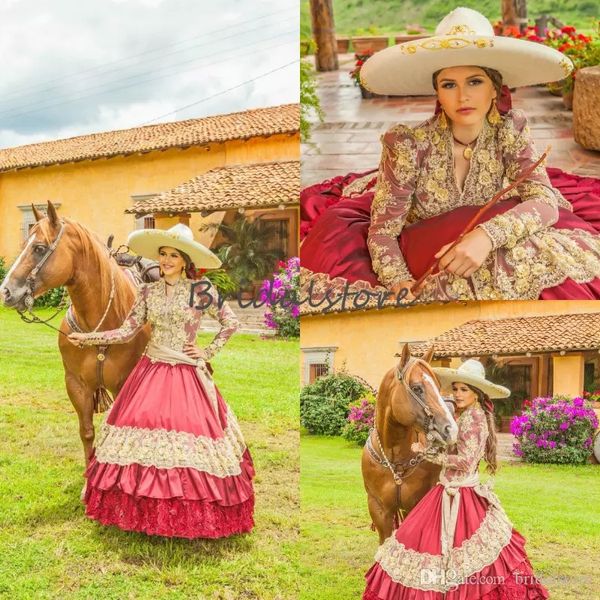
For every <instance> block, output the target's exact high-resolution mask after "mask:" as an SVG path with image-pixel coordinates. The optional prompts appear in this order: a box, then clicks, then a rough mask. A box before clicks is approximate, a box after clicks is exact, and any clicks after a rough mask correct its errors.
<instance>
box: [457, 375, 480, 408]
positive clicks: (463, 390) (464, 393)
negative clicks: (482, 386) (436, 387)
mask: <svg viewBox="0 0 600 600" xmlns="http://www.w3.org/2000/svg"><path fill="white" fill-rule="evenodd" d="M452 395H453V396H454V400H455V402H456V408H457V410H465V408H469V406H471V405H472V404H474V403H475V402H477V394H476V393H475V392H474V391H473V390H472V389H471V388H470V387H469V386H468V385H467V384H466V383H461V382H460V381H455V382H454V383H453V384H452Z"/></svg>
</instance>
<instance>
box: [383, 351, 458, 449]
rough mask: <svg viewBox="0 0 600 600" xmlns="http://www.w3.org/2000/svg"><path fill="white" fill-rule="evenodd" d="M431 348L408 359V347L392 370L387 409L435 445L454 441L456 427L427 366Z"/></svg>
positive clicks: (406, 425) (437, 382) (409, 355)
mask: <svg viewBox="0 0 600 600" xmlns="http://www.w3.org/2000/svg"><path fill="white" fill-rule="evenodd" d="M432 357H433V348H431V349H430V350H429V352H428V353H427V354H426V355H425V356H424V357H423V358H422V359H419V358H415V357H413V356H411V353H410V348H409V345H408V344H405V346H404V348H403V349H402V355H401V358H400V361H399V362H398V364H397V366H396V368H395V369H394V379H393V384H392V385H391V386H390V388H389V389H390V392H391V394H392V396H391V398H390V407H391V410H392V415H393V417H394V420H395V421H397V422H398V423H400V424H401V425H403V426H405V427H415V428H417V429H418V430H420V431H422V432H423V433H425V434H429V435H430V437H432V438H433V439H434V440H436V441H437V442H438V443H441V444H444V445H447V444H453V443H454V442H456V437H457V434H458V427H457V425H456V422H455V420H454V418H453V416H452V412H451V410H450V408H449V407H448V404H447V403H446V402H445V401H444V399H443V398H442V396H441V394H440V384H439V381H438V378H437V377H436V375H435V373H434V372H433V371H432V369H431V367H430V366H429V363H430V362H431V359H432Z"/></svg>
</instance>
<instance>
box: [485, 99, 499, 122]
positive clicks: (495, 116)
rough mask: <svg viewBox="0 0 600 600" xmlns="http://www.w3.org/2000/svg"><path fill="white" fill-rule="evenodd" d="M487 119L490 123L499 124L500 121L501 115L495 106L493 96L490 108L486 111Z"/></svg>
mask: <svg viewBox="0 0 600 600" xmlns="http://www.w3.org/2000/svg"><path fill="white" fill-rule="evenodd" d="M487 119H488V123H489V124H490V125H499V124H500V123H501V122H502V117H501V116H500V112H499V111H498V107H497V106H496V99H495V98H494V100H492V108H490V111H489V112H488V116H487Z"/></svg>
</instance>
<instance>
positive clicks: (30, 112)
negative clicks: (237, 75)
mask: <svg viewBox="0 0 600 600" xmlns="http://www.w3.org/2000/svg"><path fill="white" fill-rule="evenodd" d="M289 33H295V30H294V31H290V32H286V34H289ZM280 35H281V34H280ZM274 37H279V36H274ZM261 43H262V42H256V44H261ZM288 44H289V42H287V41H286V42H282V43H280V44H276V45H274V46H272V47H265V48H263V49H264V50H268V49H270V48H277V47H279V46H282V45H288ZM253 45H255V44H251V45H250V46H253ZM246 55H247V52H244V53H242V55H241V56H246ZM239 57H240V56H238V55H234V56H228V57H226V58H223V59H221V60H217V61H214V62H212V63H210V64H209V65H206V64H202V65H201V67H202V68H205V67H210V66H213V65H216V64H219V63H222V62H227V61H228V60H231V59H233V58H239ZM198 68H200V67H194V68H191V69H183V70H179V71H173V72H170V73H167V74H165V75H160V76H158V77H150V78H148V79H144V80H141V81H135V82H133V83H129V84H127V85H122V86H119V87H116V88H109V89H103V90H102V91H101V92H97V93H96V92H95V93H91V94H84V95H83V96H79V97H74V98H71V99H69V100H63V101H61V102H56V103H54V104H48V105H45V106H41V107H39V108H32V109H31V110H27V111H23V112H18V113H14V114H10V110H6V111H3V112H0V115H2V114H5V113H8V116H7V117H5V118H4V119H3V120H4V121H6V122H10V121H13V120H14V119H16V118H19V117H23V116H26V115H29V114H32V113H36V112H40V111H43V110H47V109H50V108H56V107H58V106H63V105H65V104H71V103H73V102H77V101H79V100H85V99H86V98H90V97H94V96H103V95H106V94H108V93H112V92H115V91H119V90H123V89H127V88H131V87H134V86H137V85H141V84H144V83H150V82H152V81H157V80H160V79H165V78H168V77H173V76H174V75H179V74H181V73H185V72H187V71H194V70H196V69H198ZM129 79H130V78H129ZM101 87H104V86H101Z"/></svg>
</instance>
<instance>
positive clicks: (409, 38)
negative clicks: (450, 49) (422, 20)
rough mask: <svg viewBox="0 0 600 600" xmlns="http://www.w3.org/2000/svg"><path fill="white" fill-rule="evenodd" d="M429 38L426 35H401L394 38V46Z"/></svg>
mask: <svg viewBox="0 0 600 600" xmlns="http://www.w3.org/2000/svg"><path fill="white" fill-rule="evenodd" d="M428 37H431V36H430V35H429V34H428V33H413V34H402V35H397V36H396V37H395V38H394V42H395V43H396V44H404V42H412V41H414V40H422V39H425V38H428Z"/></svg>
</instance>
